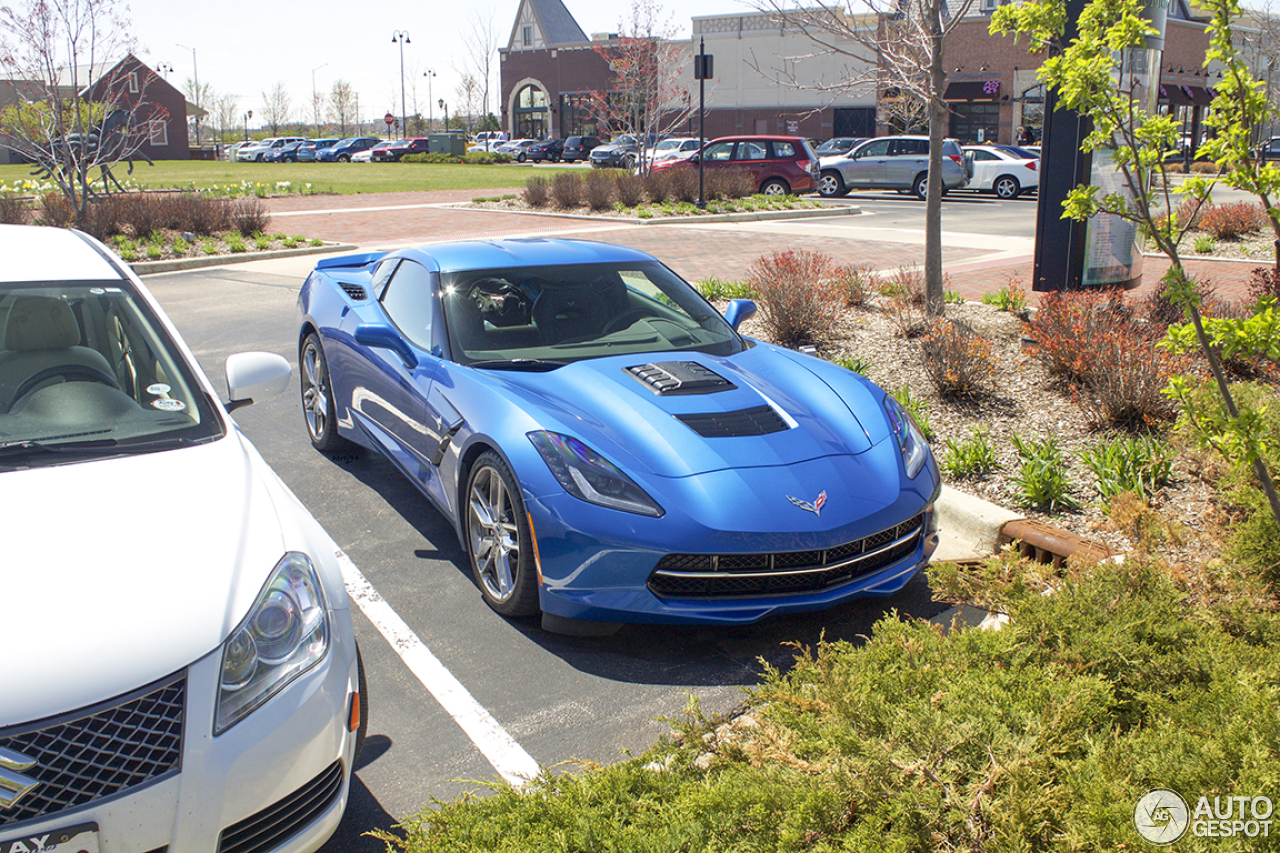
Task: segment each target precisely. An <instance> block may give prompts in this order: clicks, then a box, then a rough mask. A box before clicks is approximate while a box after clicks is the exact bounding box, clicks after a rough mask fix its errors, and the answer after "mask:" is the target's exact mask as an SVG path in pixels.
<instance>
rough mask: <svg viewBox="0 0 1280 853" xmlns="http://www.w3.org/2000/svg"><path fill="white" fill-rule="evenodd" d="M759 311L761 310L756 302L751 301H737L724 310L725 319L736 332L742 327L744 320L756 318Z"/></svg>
mask: <svg viewBox="0 0 1280 853" xmlns="http://www.w3.org/2000/svg"><path fill="white" fill-rule="evenodd" d="M758 310H759V309H758V308H757V306H756V304H755V302H753V301H751V300H750V299H735V300H733V301H732V302H730V303H729V307H728V308H726V309H724V319H725V320H726V321H727V322H728V323H729V325H730V326H732V327H733V330H734V331H735V332H736V331H738V326H740V325H741V324H742V322H743V321H744V320H747V319H749V318H751V317H752V316H754V315H755V313H756V311H758Z"/></svg>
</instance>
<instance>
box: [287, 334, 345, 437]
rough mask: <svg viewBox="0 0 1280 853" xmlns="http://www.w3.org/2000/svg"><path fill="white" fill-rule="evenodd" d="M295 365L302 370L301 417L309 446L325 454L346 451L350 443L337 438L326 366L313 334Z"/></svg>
mask: <svg viewBox="0 0 1280 853" xmlns="http://www.w3.org/2000/svg"><path fill="white" fill-rule="evenodd" d="M298 361H299V363H300V364H301V367H302V414H303V415H304V416H305V417H306V419H307V434H308V435H309V436H310V437H311V444H312V445H314V446H315V448H316V449H317V450H321V451H324V452H325V453H333V452H335V451H338V450H344V449H347V448H350V447H351V446H352V445H351V442H349V441H347V440H346V439H345V438H343V437H342V436H340V435H338V423H337V415H336V414H335V408H336V407H335V406H334V402H333V393H332V391H331V390H330V389H331V387H332V386H331V385H330V383H329V364H328V362H326V361H325V357H324V349H323V348H322V347H321V346H320V338H319V336H317V335H316V334H314V333H312V334H310V335H307V339H306V340H305V341H303V344H302V355H301V356H300V357H299V358H298Z"/></svg>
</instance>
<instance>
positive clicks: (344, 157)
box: [338, 154, 351, 163]
mask: <svg viewBox="0 0 1280 853" xmlns="http://www.w3.org/2000/svg"><path fill="white" fill-rule="evenodd" d="M338 162H339V163H350V162H351V155H350V154H339V155H338Z"/></svg>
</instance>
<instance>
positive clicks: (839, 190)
mask: <svg viewBox="0 0 1280 853" xmlns="http://www.w3.org/2000/svg"><path fill="white" fill-rule="evenodd" d="M848 192H849V190H848V188H846V187H845V185H844V179H843V178H841V177H840V173H839V172H837V171H835V170H834V169H832V170H829V171H826V172H823V173H822V176H821V177H819V178H818V194H819V195H821V196H823V197H824V198H835V197H836V196H842V195H846V194H847V193H848Z"/></svg>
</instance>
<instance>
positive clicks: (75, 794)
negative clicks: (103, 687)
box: [0, 674, 187, 827]
mask: <svg viewBox="0 0 1280 853" xmlns="http://www.w3.org/2000/svg"><path fill="white" fill-rule="evenodd" d="M186 692H187V691H186V676H185V674H178V675H176V676H174V677H171V678H168V679H166V680H164V681H161V682H158V683H156V684H152V685H149V686H148V687H144V688H142V689H141V690H138V691H135V692H134V693H130V694H128V695H127V696H122V697H118V698H116V699H111V700H108V701H107V702H103V703H101V704H100V705H95V706H93V707H90V708H83V709H81V710H79V711H75V712H72V713H70V714H64V715H62V716H60V717H57V718H53V719H48V720H41V721H39V722H37V723H31V724H26V725H23V726H12V727H10V728H7V729H3V730H0V748H5V749H9V750H12V751H14V752H18V753H21V754H23V755H25V756H27V757H28V758H33V759H35V761H36V764H35V766H34V767H32V768H30V769H29V770H23V771H22V775H24V776H26V777H28V778H30V779H33V780H35V781H36V782H38V783H39V784H38V785H37V786H36V787H35V788H34V789H32V790H31V792H30V793H28V794H27V795H26V796H25V797H23V798H22V799H21V800H19V801H18V803H17V804H16V805H15V806H13V807H12V808H10V809H7V810H5V811H0V827H5V826H9V825H12V824H17V823H21V822H22V821H25V820H31V819H33V818H43V817H49V816H51V815H55V814H57V813H58V812H61V811H64V810H66V809H72V808H76V807H77V806H83V805H86V804H88V803H92V802H94V801H96V800H100V799H103V798H104V797H111V796H114V795H116V794H122V793H124V792H126V791H128V790H130V789H133V788H136V787H138V786H140V785H145V784H147V783H149V782H154V781H157V780H159V779H161V778H163V777H165V776H168V775H169V774H171V773H177V772H178V771H179V770H180V769H181V765H182V720H183V711H184V707H185V704H186Z"/></svg>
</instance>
